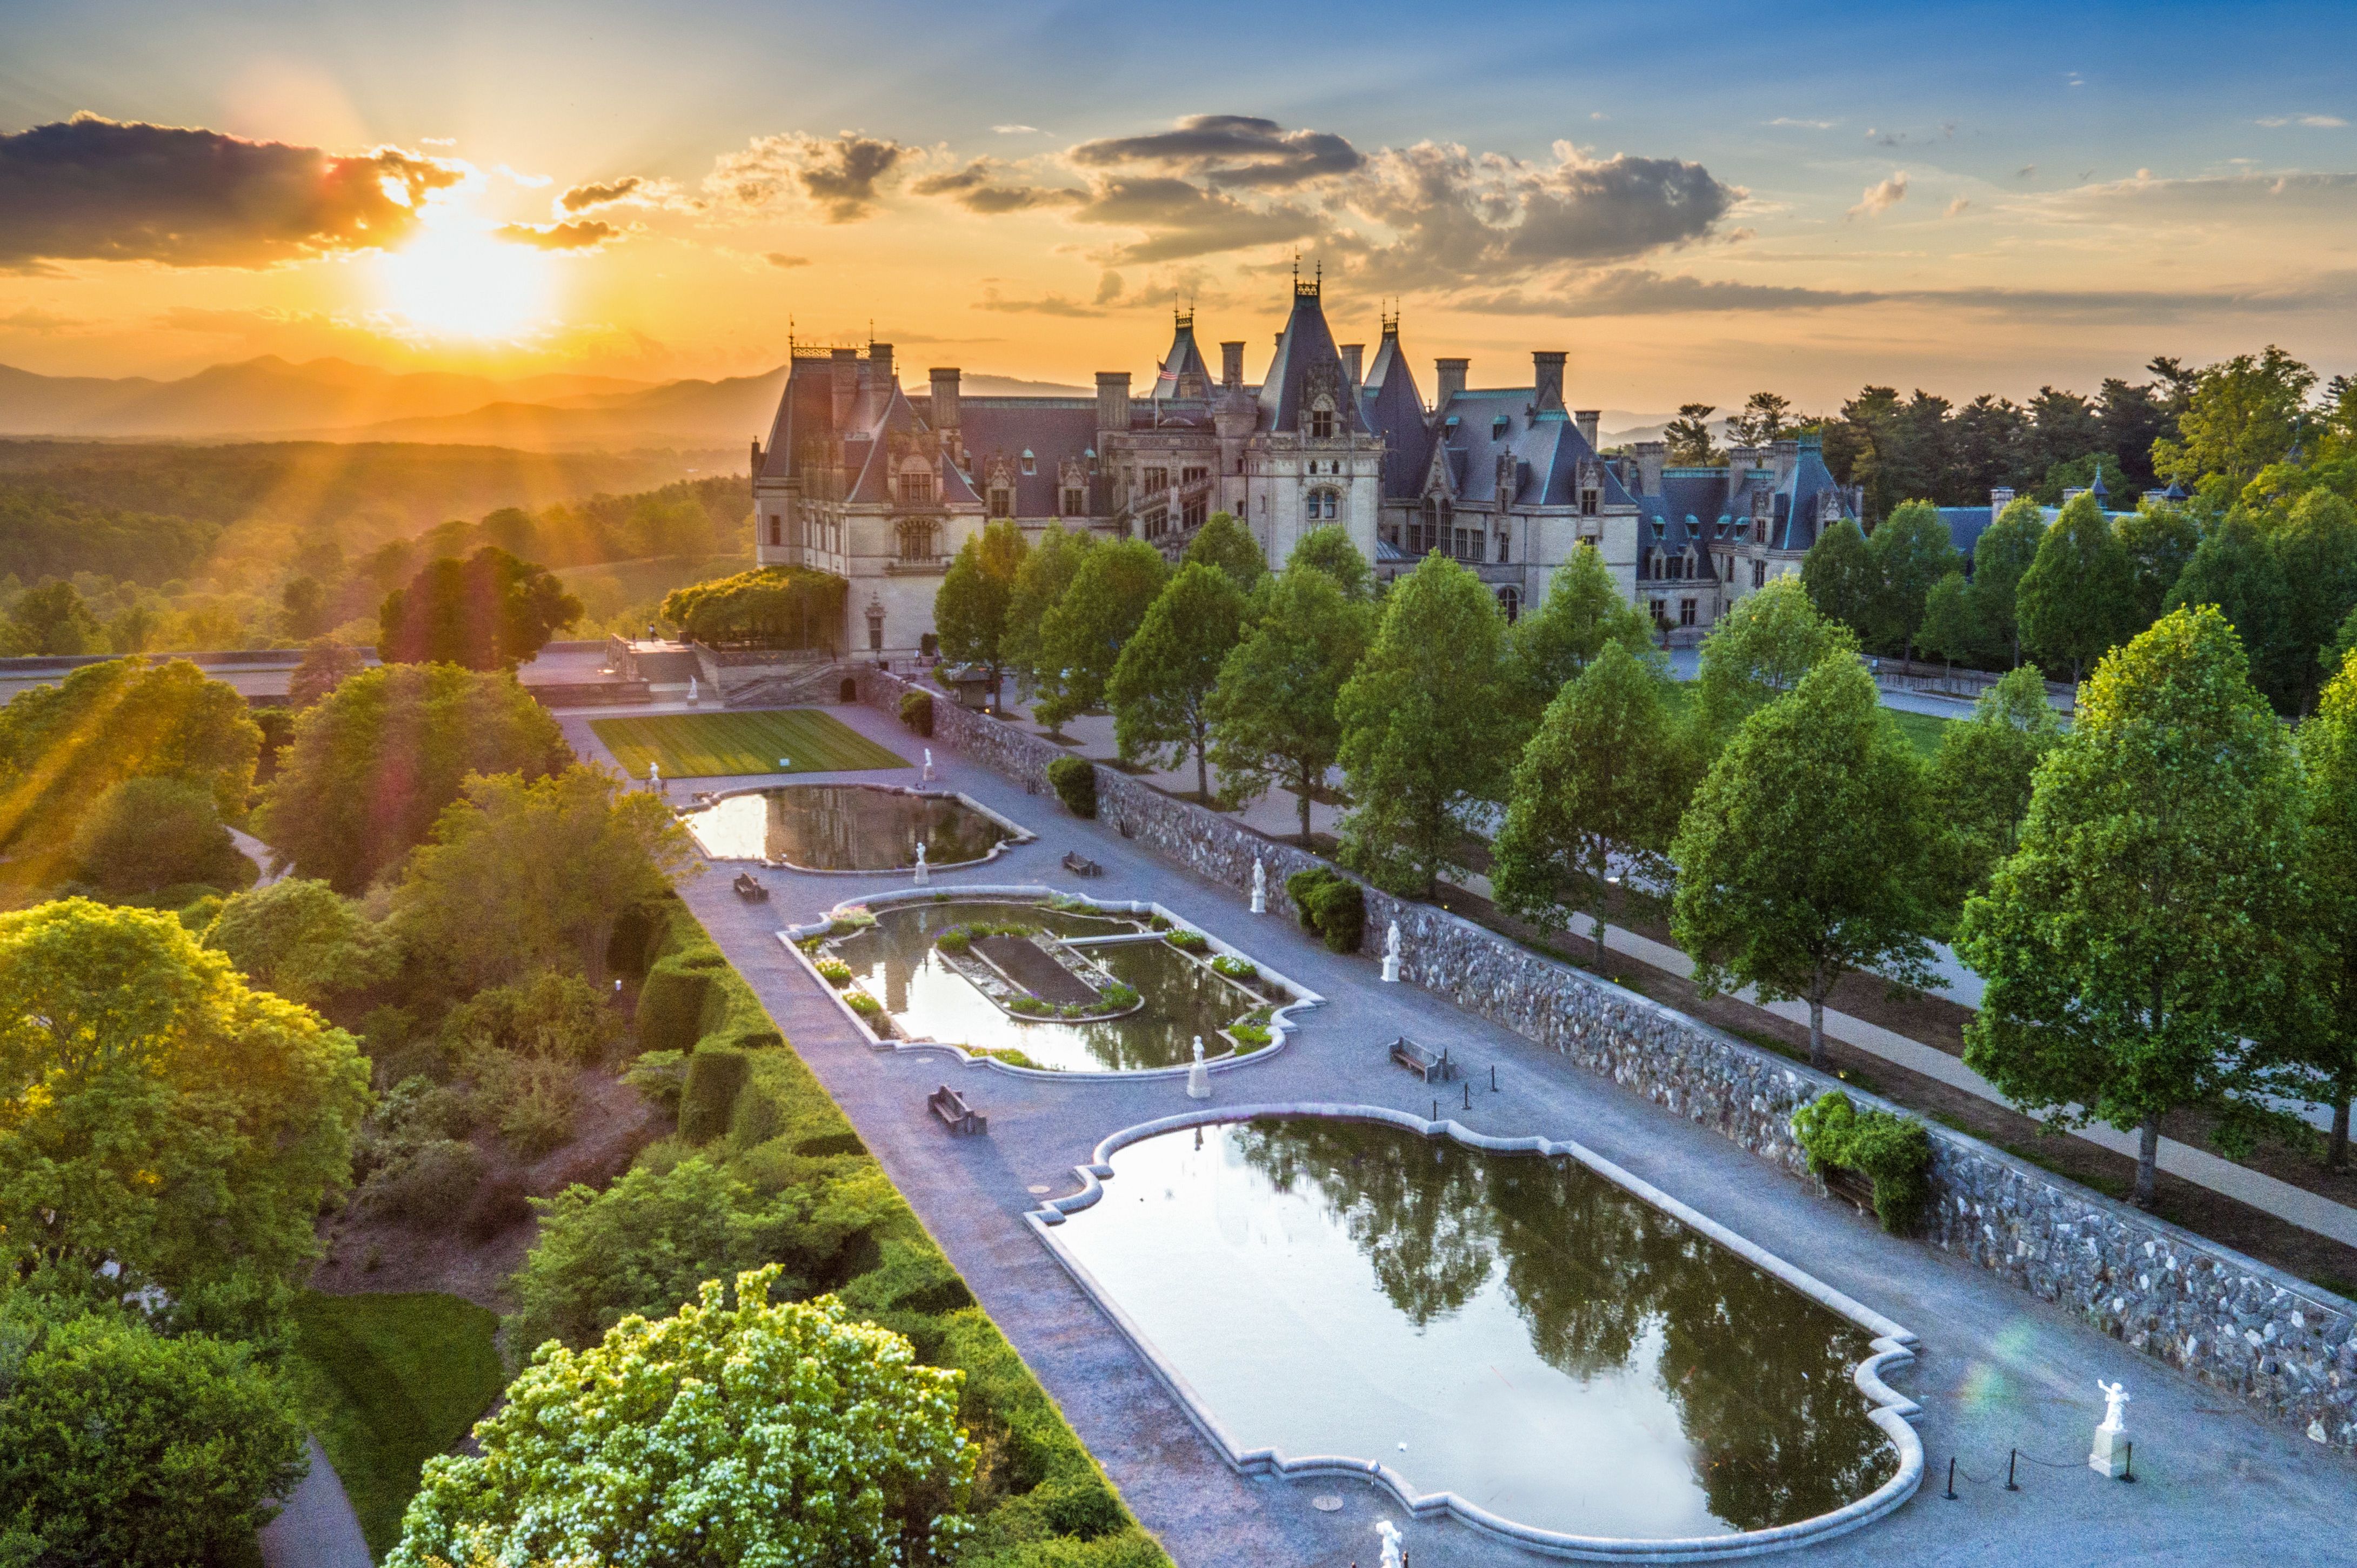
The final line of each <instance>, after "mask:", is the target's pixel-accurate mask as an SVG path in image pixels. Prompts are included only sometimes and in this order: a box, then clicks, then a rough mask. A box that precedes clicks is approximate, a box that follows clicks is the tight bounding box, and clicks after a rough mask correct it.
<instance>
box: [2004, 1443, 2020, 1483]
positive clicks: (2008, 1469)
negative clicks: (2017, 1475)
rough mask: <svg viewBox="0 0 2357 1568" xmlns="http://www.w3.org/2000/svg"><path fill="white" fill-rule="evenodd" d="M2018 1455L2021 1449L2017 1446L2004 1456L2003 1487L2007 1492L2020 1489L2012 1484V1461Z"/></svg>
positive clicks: (2015, 1459)
mask: <svg viewBox="0 0 2357 1568" xmlns="http://www.w3.org/2000/svg"><path fill="white" fill-rule="evenodd" d="M2020 1457H2021V1450H2020V1449H2018V1448H2017V1449H2015V1450H2014V1451H2013V1452H2012V1453H2010V1454H2008V1455H2006V1456H2005V1489H2006V1490H2007V1491H2008V1492H2018V1491H2019V1490H2021V1488H2020V1487H2017V1486H2015V1485H2014V1484H2013V1466H2014V1463H2015V1461H2017V1460H2018V1459H2019V1458H2020Z"/></svg>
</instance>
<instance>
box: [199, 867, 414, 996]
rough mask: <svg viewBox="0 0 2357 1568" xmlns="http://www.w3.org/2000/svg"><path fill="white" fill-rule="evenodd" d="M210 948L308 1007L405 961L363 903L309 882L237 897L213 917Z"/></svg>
mask: <svg viewBox="0 0 2357 1568" xmlns="http://www.w3.org/2000/svg"><path fill="white" fill-rule="evenodd" d="M204 943H205V946H207V947H209V948H210V949H212V950H214V951H215V952H219V953H222V954H225V955H226V956H227V957H228V959H229V961H230V962H231V963H233V964H235V965H236V966H237V967H238V970H239V972H241V973H242V974H243V975H245V977H246V978H247V979H248V980H249V981H251V982H252V983H254V984H255V985H258V986H260V987H262V988H263V989H264V990H265V991H274V992H276V993H278V994H279V995H281V996H284V997H285V998H286V999H287V1000H288V1001H289V1002H299V1003H301V1004H304V1005H305V1006H307V1007H321V1006H325V1005H326V1004H328V1003H329V1002H332V1001H334V1000H335V999H336V998H338V997H339V996H344V995H349V994H350V993H353V992H356V991H362V990H365V989H367V988H368V987H369V986H371V985H373V984H375V983H377V982H379V981H381V980H383V979H384V978H386V976H387V975H388V973H389V972H391V971H392V969H393V965H394V963H395V961H397V959H398V956H399V955H398V953H397V951H396V950H395V946H394V943H393V940H392V937H391V934H390V933H389V932H387V931H385V930H384V929H382V928H381V927H379V926H378V925H377V924H376V922H374V921H372V920H371V919H370V918H368V916H367V915H366V914H365V913H363V912H362V911H361V907H360V904H359V902H358V901H357V900H355V899H351V898H347V897H343V896H342V895H341V894H339V893H338V892H337V891H336V890H335V889H334V888H332V887H330V886H328V885H327V884H326V883H324V882H317V881H314V880H312V879H311V878H309V877H307V876H287V877H282V878H281V879H280V880H278V881H276V882H274V883H272V884H271V885H270V886H267V887H254V888H249V889H248V890H247V891H245V892H243V893H240V894H238V895H236V896H235V897H232V898H231V899H230V900H229V901H228V902H226V903H224V904H223V905H222V906H221V909H220V912H219V913H217V914H216V915H214V916H213V920H212V924H211V925H210V926H209V927H208V928H206V930H205V933H204Z"/></svg>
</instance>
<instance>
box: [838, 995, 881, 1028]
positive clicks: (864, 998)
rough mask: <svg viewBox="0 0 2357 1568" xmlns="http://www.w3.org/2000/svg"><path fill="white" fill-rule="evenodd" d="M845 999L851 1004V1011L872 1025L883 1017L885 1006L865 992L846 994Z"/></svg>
mask: <svg viewBox="0 0 2357 1568" xmlns="http://www.w3.org/2000/svg"><path fill="white" fill-rule="evenodd" d="M843 999H844V1000H845V1002H847V1003H849V1004H851V1010H852V1011H853V1012H854V1013H856V1014H858V1015H860V1016H861V1017H863V1018H865V1019H866V1020H867V1021H868V1022H869V1023H871V1024H872V1023H874V1022H875V1021H876V1020H877V1018H879V1017H881V1016H883V1014H884V1004H882V1003H881V1002H878V1001H877V1000H876V998H874V997H873V996H870V995H868V994H867V993H866V992H865V991H849V992H845V993H844V997H843Z"/></svg>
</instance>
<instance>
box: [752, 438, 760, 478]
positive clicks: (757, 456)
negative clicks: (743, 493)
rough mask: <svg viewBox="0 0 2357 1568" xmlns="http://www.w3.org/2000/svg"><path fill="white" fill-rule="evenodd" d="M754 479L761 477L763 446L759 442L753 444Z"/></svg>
mask: <svg viewBox="0 0 2357 1568" xmlns="http://www.w3.org/2000/svg"><path fill="white" fill-rule="evenodd" d="M753 477H754V478H757V479H758V478H760V477H761V444H760V442H759V441H758V440H757V441H755V442H754V443H753Z"/></svg>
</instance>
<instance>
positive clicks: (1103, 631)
mask: <svg viewBox="0 0 2357 1568" xmlns="http://www.w3.org/2000/svg"><path fill="white" fill-rule="evenodd" d="M1169 576H1170V571H1169V568H1168V567H1167V566H1165V565H1164V564H1163V562H1162V553H1161V552H1160V551H1157V549H1155V548H1154V546H1152V545H1151V544H1148V543H1146V542H1145V541H1144V540H1142V539H1124V540H1119V541H1115V542H1109V543H1103V544H1098V545H1095V546H1093V547H1092V548H1091V549H1089V550H1087V551H1086V552H1084V553H1082V557H1081V564H1080V569H1079V570H1078V571H1076V572H1074V573H1073V574H1072V583H1071V587H1069V588H1067V589H1065V590H1064V595H1063V597H1061V598H1060V599H1058V600H1057V601H1056V606H1055V607H1054V608H1053V609H1051V610H1049V612H1048V613H1047V615H1046V617H1045V618H1043V619H1042V620H1041V621H1040V624H1039V643H1040V651H1041V653H1042V655H1043V656H1044V662H1043V665H1042V668H1041V669H1040V671H1039V690H1040V693H1041V695H1040V697H1039V701H1038V702H1036V703H1033V704H1032V712H1033V713H1034V714H1037V715H1038V716H1039V722H1040V723H1042V724H1044V725H1048V726H1049V728H1050V729H1053V728H1055V727H1056V726H1057V725H1061V724H1062V723H1063V722H1064V721H1065V720H1066V719H1069V718H1071V717H1073V716H1075V715H1076V714H1083V713H1086V712H1087V711H1088V710H1089V709H1091V708H1094V707H1100V706H1102V705H1103V703H1104V700H1105V685H1106V682H1110V681H1111V680H1112V679H1113V671H1114V665H1115V664H1116V663H1117V662H1119V661H1120V659H1121V650H1122V647H1123V645H1124V644H1125V643H1127V642H1128V641H1129V639H1131V638H1132V637H1133V636H1135V634H1136V631H1137V628H1138V626H1139V625H1140V623H1142V622H1143V621H1144V620H1145V619H1146V611H1147V610H1148V609H1151V608H1152V607H1153V606H1154V601H1155V599H1156V598H1157V596H1159V595H1160V594H1161V592H1162V585H1163V584H1164V583H1166V582H1168V580H1169Z"/></svg>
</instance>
